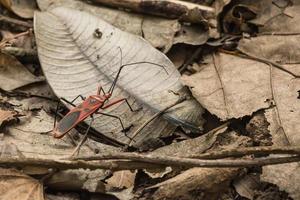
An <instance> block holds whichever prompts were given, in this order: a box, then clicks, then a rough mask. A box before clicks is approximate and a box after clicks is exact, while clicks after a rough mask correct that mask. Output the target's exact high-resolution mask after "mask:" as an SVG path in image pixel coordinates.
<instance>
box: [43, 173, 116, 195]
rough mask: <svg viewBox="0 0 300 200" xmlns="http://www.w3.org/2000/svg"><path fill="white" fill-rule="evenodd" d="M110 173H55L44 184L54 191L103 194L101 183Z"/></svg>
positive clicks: (103, 185) (103, 187) (102, 183)
mask: <svg viewBox="0 0 300 200" xmlns="http://www.w3.org/2000/svg"><path fill="white" fill-rule="evenodd" d="M109 174H110V173H108V171H107V170H102V169H98V170H93V171H91V170H84V169H78V170H64V171H59V172H57V173H55V174H54V175H53V176H51V177H50V178H49V179H48V180H46V182H45V184H46V185H47V186H48V187H50V188H51V189H54V190H65V191H68V190H74V191H75V190H87V191H89V192H101V193H104V192H105V184H104V182H102V181H103V180H104V179H105V178H106V177H107V176H108V175H109Z"/></svg>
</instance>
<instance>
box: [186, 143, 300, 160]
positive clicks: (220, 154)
mask: <svg viewBox="0 0 300 200" xmlns="http://www.w3.org/2000/svg"><path fill="white" fill-rule="evenodd" d="M266 154H298V155H300V146H284V147H280V146H278V147H277V146H266V147H243V148H237V149H227V150H221V151H214V152H209V153H203V154H198V155H196V154H194V155H190V156H189V158H201V159H220V158H229V157H243V156H246V155H255V156H262V155H266Z"/></svg>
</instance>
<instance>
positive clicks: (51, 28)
mask: <svg viewBox="0 0 300 200" xmlns="http://www.w3.org/2000/svg"><path fill="white" fill-rule="evenodd" d="M57 19H60V20H57ZM97 28H98V29H99V30H101V32H102V36H101V38H97V37H95V36H94V32H95V30H96V29H97ZM68 30H72V34H73V35H74V37H77V36H75V35H77V34H79V35H78V39H77V40H73V39H72V38H71V36H70V34H69V33H68ZM83 30H84V32H82V31H83ZM81 33H84V34H81ZM35 34H36V40H37V45H38V53H39V58H40V61H41V64H42V68H43V71H44V73H45V76H46V77H47V80H48V83H49V84H50V86H51V87H52V89H53V90H54V92H55V93H56V95H57V96H58V97H65V98H66V99H68V100H72V99H74V98H75V97H76V96H78V94H81V95H83V96H89V95H91V94H95V91H96V89H97V87H98V85H99V84H101V85H102V86H103V87H104V90H105V91H108V88H109V87H110V85H111V83H112V80H113V79H114V77H115V76H116V72H117V71H118V69H119V67H120V60H121V55H120V49H121V50H122V55H123V56H122V63H123V64H125V63H134V62H140V61H147V62H154V63H159V64H161V65H164V66H165V69H166V71H167V72H168V73H166V72H165V71H164V69H162V68H161V67H157V66H154V65H151V64H140V65H139V66H132V67H131V68H124V70H123V71H122V73H121V74H120V78H119V81H118V84H117V87H116V88H115V91H114V95H113V97H112V99H113V98H122V97H126V98H128V100H129V103H130V104H131V105H133V108H134V109H137V108H139V107H141V106H142V105H143V110H142V111H140V112H134V113H133V112H130V110H129V109H128V106H127V105H126V104H120V105H118V106H115V107H110V108H109V109H106V110H107V111H106V112H107V113H110V114H114V115H118V116H120V117H121V118H122V119H123V121H124V124H125V126H129V125H130V124H133V127H132V128H131V129H130V131H128V132H127V135H128V136H129V137H130V136H131V135H132V134H133V132H134V131H135V130H136V129H137V128H138V127H139V126H140V125H141V124H143V123H144V122H145V121H146V120H148V119H149V117H150V116H151V115H153V113H155V112H157V111H159V110H162V109H164V108H165V107H167V106H169V105H171V104H173V103H174V102H176V101H177V100H178V99H179V98H180V96H179V95H176V94H175V93H174V92H180V93H182V94H183V95H186V94H188V93H187V92H188V91H187V90H186V89H185V88H184V87H183V85H182V84H181V82H180V74H179V72H178V71H177V70H176V69H175V67H174V66H173V64H172V63H171V62H170V61H169V60H168V59H167V57H166V56H165V55H164V54H162V53H161V52H159V51H158V50H156V49H155V48H153V47H152V46H151V45H149V43H147V42H146V41H145V40H143V39H142V38H140V37H136V36H135V35H132V34H129V33H126V32H123V31H121V30H119V29H117V28H115V27H113V26H111V25H110V24H108V23H106V22H105V21H102V20H101V19H99V18H97V17H95V16H93V15H90V14H88V13H86V12H80V11H77V10H73V9H69V8H64V7H58V8H55V9H53V10H51V11H49V12H44V13H40V12H37V13H36V16H35ZM72 37H73V36H72ZM104 44H105V45H104ZM79 47H80V48H79ZM50 49H52V50H50ZM53 49H56V50H55V51H53ZM133 70H134V73H133ZM172 91H173V92H172ZM79 102H80V100H78V101H76V102H75V104H78V103H79ZM141 104H142V105H141ZM202 112H203V110H202V108H201V106H200V105H199V104H198V103H197V102H196V101H195V100H194V99H190V100H187V101H184V102H182V103H181V104H178V105H176V106H174V107H173V108H172V109H170V110H169V111H168V112H167V113H166V114H164V116H163V117H164V118H165V119H168V120H169V121H170V122H173V123H174V124H176V125H180V126H183V127H186V128H187V129H190V130H193V131H199V128H198V127H200V128H201V126H202V124H203V120H202V118H201V114H202ZM173 123H169V122H168V121H166V120H156V121H155V123H154V124H155V126H154V125H152V126H148V127H147V128H145V129H144V130H143V131H142V132H141V133H140V134H139V135H138V137H136V138H135V140H136V143H137V144H140V143H142V140H146V138H147V140H148V139H149V138H157V137H158V136H159V134H160V133H162V132H164V133H166V134H168V133H171V132H172V131H173V130H174V124H173ZM93 127H94V128H96V129H97V130H98V131H100V132H101V133H103V134H105V135H107V136H108V137H110V138H116V140H118V141H120V142H123V143H127V142H128V141H129V139H128V137H126V136H125V135H124V133H122V132H120V131H121V130H122V128H121V126H120V123H119V121H118V120H117V119H113V118H110V117H107V116H101V115H99V116H97V118H95V121H94V123H93ZM148 133H151V134H148Z"/></svg>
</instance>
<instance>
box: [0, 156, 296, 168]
mask: <svg viewBox="0 0 300 200" xmlns="http://www.w3.org/2000/svg"><path fill="white" fill-rule="evenodd" d="M81 159H82V158H81ZM132 160H135V162H133V161H132ZM299 161H300V156H289V157H267V158H256V159H235V160H232V159H226V160H225V159H224V160H199V159H192V158H180V157H171V156H144V155H141V154H136V155H135V156H134V157H133V156H132V157H131V161H126V160H125V161H124V160H102V161H84V160H72V161H71V160H52V159H43V158H16V157H0V166H4V167H21V168H22V167H25V166H34V167H43V168H55V169H80V168H83V169H92V170H93V169H111V170H128V169H154V168H162V167H165V166H174V167H186V168H192V167H210V168H213V167H252V166H265V165H274V164H282V163H290V162H299Z"/></svg>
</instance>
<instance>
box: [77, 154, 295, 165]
mask: <svg viewBox="0 0 300 200" xmlns="http://www.w3.org/2000/svg"><path fill="white" fill-rule="evenodd" d="M74 159H76V160H86V161H91V160H108V159H126V160H131V161H137V162H138V161H139V162H147V163H153V164H159V165H166V166H177V167H250V166H264V165H273V164H280V163H289V162H298V161H300V156H286V157H267V158H254V159H221V160H201V159H194V158H183V157H174V156H164V155H154V154H148V155H145V154H144V155H143V154H137V153H111V154H106V155H98V156H90V157H77V158H74Z"/></svg>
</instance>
